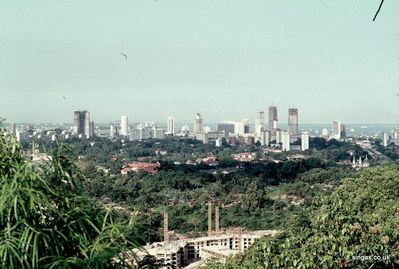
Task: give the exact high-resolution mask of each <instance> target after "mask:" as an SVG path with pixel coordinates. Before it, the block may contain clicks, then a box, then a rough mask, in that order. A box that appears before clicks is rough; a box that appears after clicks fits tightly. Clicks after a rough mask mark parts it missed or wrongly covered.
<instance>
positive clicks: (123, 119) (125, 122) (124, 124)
mask: <svg viewBox="0 0 399 269" xmlns="http://www.w3.org/2000/svg"><path fill="white" fill-rule="evenodd" d="M128 126H129V122H128V118H127V116H121V131H120V135H124V136H127V133H128Z"/></svg>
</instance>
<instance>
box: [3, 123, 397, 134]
mask: <svg viewBox="0 0 399 269" xmlns="http://www.w3.org/2000/svg"><path fill="white" fill-rule="evenodd" d="M115 123H117V122H115ZM157 124H158V126H160V127H164V128H166V123H165V122H157ZM185 124H187V125H188V127H189V128H190V130H192V129H193V123H192V122H190V123H178V122H177V123H176V124H175V128H176V129H177V130H180V129H181V127H183V126H184V125H185ZM265 124H266V125H265V126H266V127H267V122H265ZM28 125H32V126H34V127H35V128H40V129H45V130H46V129H54V128H61V129H63V130H69V129H70V128H71V126H72V124H71V123H59V122H58V123H53V122H48V123H33V124H27V123H16V127H17V128H24V127H26V126H28ZM203 125H204V127H205V126H209V127H210V128H211V130H216V127H217V123H206V122H205V123H204V124H203ZM345 125H346V132H347V135H348V136H354V135H366V136H381V134H382V133H384V132H386V133H393V132H394V131H396V130H398V131H399V124H393V123H391V124H379V123H372V124H371V123H345ZM3 126H5V127H9V126H10V124H7V123H6V124H3ZM96 126H97V128H98V129H101V130H106V129H108V130H109V126H110V123H101V122H99V123H97V122H96ZM298 127H299V131H300V132H309V134H310V135H316V136H317V135H320V134H321V131H322V130H323V129H324V128H326V129H327V130H329V131H330V132H331V129H332V124H331V123H312V124H299V126H298ZM250 128H251V130H253V129H254V124H250ZM278 128H280V129H282V130H288V125H287V124H283V123H282V124H279V125H278Z"/></svg>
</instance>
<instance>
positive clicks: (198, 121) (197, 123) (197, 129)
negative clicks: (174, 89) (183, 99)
mask: <svg viewBox="0 0 399 269" xmlns="http://www.w3.org/2000/svg"><path fill="white" fill-rule="evenodd" d="M202 127H203V119H202V117H201V114H200V113H197V114H195V119H194V130H193V132H194V133H201V132H202Z"/></svg>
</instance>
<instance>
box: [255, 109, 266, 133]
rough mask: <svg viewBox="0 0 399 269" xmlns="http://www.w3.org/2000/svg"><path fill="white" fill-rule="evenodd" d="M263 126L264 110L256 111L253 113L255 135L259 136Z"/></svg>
mask: <svg viewBox="0 0 399 269" xmlns="http://www.w3.org/2000/svg"><path fill="white" fill-rule="evenodd" d="M264 126H265V112H263V111H258V112H256V114H255V135H256V136H257V137H260V136H261V132H262V131H263V130H262V129H264Z"/></svg>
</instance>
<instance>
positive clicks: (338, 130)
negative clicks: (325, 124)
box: [332, 120, 342, 140]
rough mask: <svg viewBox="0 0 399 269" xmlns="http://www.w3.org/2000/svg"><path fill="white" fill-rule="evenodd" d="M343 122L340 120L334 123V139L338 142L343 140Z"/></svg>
mask: <svg viewBox="0 0 399 269" xmlns="http://www.w3.org/2000/svg"><path fill="white" fill-rule="evenodd" d="M341 129H342V126H341V122H340V121H338V120H335V121H333V124H332V137H333V138H334V139H336V140H340V139H341Z"/></svg>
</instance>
